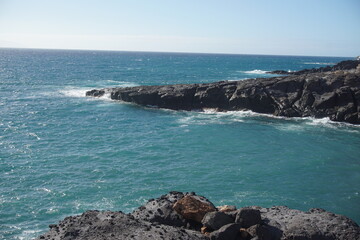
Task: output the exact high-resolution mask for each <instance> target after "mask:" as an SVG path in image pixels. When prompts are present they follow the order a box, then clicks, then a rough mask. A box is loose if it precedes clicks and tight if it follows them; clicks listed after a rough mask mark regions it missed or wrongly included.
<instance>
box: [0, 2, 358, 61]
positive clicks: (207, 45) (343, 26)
mask: <svg viewBox="0 0 360 240" xmlns="http://www.w3.org/2000/svg"><path fill="white" fill-rule="evenodd" d="M0 47H23V48H59V49H99V50H127V51H168V52H205V53H243V54H279V55H315V56H357V55H360V0H271V1H270V0H262V1H260V0H117V1H116V0H97V1H94V0H58V1H54V0H0Z"/></svg>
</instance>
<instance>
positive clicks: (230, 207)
mask: <svg viewBox="0 0 360 240" xmlns="http://www.w3.org/2000/svg"><path fill="white" fill-rule="evenodd" d="M217 209H218V211H219V212H231V211H235V210H236V206H233V205H223V206H218V207H217Z"/></svg>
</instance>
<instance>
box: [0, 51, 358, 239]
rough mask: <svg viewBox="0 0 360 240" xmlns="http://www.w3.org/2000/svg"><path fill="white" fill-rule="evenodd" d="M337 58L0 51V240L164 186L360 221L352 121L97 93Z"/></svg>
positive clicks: (127, 202)
mask: <svg viewBox="0 0 360 240" xmlns="http://www.w3.org/2000/svg"><path fill="white" fill-rule="evenodd" d="M345 59H346V58H330V57H303V56H301V57H300V56H261V55H219V54H185V53H142V52H110V51H70V50H69V51H65V50H30V49H28V50H25V49H0V95H1V97H0V239H31V238H33V237H35V236H38V235H39V234H41V233H44V232H45V231H47V230H48V225H49V224H54V223H57V222H58V221H59V220H61V219H63V218H64V217H66V216H69V215H74V214H80V213H82V212H83V211H86V210H89V209H98V210H115V211H118V210H122V211H124V212H130V211H132V210H133V209H134V208H136V207H138V206H140V205H141V204H143V203H145V202H146V201H147V199H150V198H154V197H158V196H160V195H162V194H165V193H167V192H169V191H171V190H177V191H195V192H196V193H197V194H200V195H204V196H206V197H208V198H209V199H210V200H211V201H212V202H213V203H214V204H215V205H223V204H234V205H237V206H238V207H241V206H248V205H260V206H264V207H271V206H273V205H287V206H289V207H291V208H296V209H300V210H308V209H309V208H312V207H317V208H324V209H326V210H329V211H332V212H334V213H337V214H344V215H347V216H349V217H351V218H352V219H354V220H355V221H356V222H357V223H360V196H359V192H360V127H356V126H352V125H348V124H339V123H333V122H330V121H329V120H328V119H317V120H315V119H309V118H304V119H302V118H297V119H285V118H275V117H271V116H266V115H259V114H255V113H252V112H228V113H215V112H204V113H199V112H185V111H180V112H177V111H171V110H161V109H151V108H144V107H140V106H136V105H133V104H125V103H121V102H116V101H111V100H110V99H107V98H100V99H95V98H89V97H85V91H86V90H90V89H93V88H104V87H116V86H120V87H121V86H124V87H125V86H137V85H158V84H175V83H207V82H214V81H221V80H228V81H233V80H242V79H246V78H257V77H270V76H269V75H268V74H266V73H265V71H270V70H277V69H283V70H289V71H295V70H300V69H304V68H313V67H322V66H326V65H328V64H330V65H331V64H334V63H337V62H339V61H341V60H345Z"/></svg>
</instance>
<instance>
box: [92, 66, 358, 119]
mask: <svg viewBox="0 0 360 240" xmlns="http://www.w3.org/2000/svg"><path fill="white" fill-rule="evenodd" d="M341 66H342V67H341V68H347V67H345V66H347V65H346V63H344V64H343V65H341ZM351 66H352V65H351ZM339 68H340V67H339ZM106 93H109V94H110V95H111V98H112V99H114V100H121V101H125V102H132V103H136V104H140V105H144V106H156V107H159V108H168V109H173V110H199V109H200V110H201V109H207V108H213V109H216V110H217V111H237V110H251V111H254V112H258V113H266V114H272V115H275V116H285V117H315V118H323V117H328V118H330V119H331V120H333V121H339V122H349V123H353V124H360V71H357V70H355V69H352V70H337V71H330V72H316V73H307V74H300V75H290V76H283V77H273V78H265V79H248V80H242V81H231V82H225V81H223V82H216V83H208V84H187V85H186V84H180V85H165V86H139V87H127V88H108V89H101V90H92V91H89V92H87V93H86V95H87V96H94V97H99V96H102V94H106Z"/></svg>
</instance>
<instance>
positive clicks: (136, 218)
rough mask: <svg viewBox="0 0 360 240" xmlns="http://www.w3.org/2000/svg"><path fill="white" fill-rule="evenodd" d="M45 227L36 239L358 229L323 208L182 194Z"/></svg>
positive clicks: (300, 235) (271, 239) (316, 235)
mask: <svg viewBox="0 0 360 240" xmlns="http://www.w3.org/2000/svg"><path fill="white" fill-rule="evenodd" d="M49 227H50V230H49V231H48V232H47V233H45V234H43V235H41V236H39V237H38V238H37V240H40V239H46V240H51V239H54V240H60V239H61V240H70V239H71V240H85V239H86V240H100V239H104V240H105V239H106V240H113V239H114V240H115V239H138V240H146V239H174V240H175V239H189V240H190V239H194V240H196V239H199V240H200V239H203V240H206V239H214V240H215V239H218V240H250V239H252V240H261V239H263V240H276V239H279V240H280V239H281V240H285V239H286V240H290V239H299V240H300V239H301V240H307V239H309V240H310V239H311V240H335V239H339V240H340V239H342V240H347V239H348V240H350V239H351V240H354V239H360V228H359V226H358V225H357V224H356V223H355V222H354V221H352V220H351V219H349V218H347V217H345V216H341V215H337V214H334V213H331V212H327V211H325V210H323V209H318V208H314V209H310V210H309V211H307V212H303V211H299V210H295V209H290V208H288V207H285V206H276V207H271V208H264V207H258V206H251V207H242V208H239V209H237V208H236V207H235V206H228V205H225V206H220V207H215V206H214V204H212V203H211V202H210V201H209V200H208V199H206V198H205V197H203V196H199V195H196V194H195V193H182V192H170V193H168V194H166V195H163V196H161V197H159V198H156V199H150V200H149V201H148V202H147V203H146V204H144V205H143V206H141V207H139V208H138V209H136V210H134V211H133V212H132V213H128V214H125V213H123V212H111V211H87V212H85V213H83V214H82V215H78V216H71V217H67V218H65V219H64V220H62V221H60V222H59V223H58V224H52V225H50V226H49Z"/></svg>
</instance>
